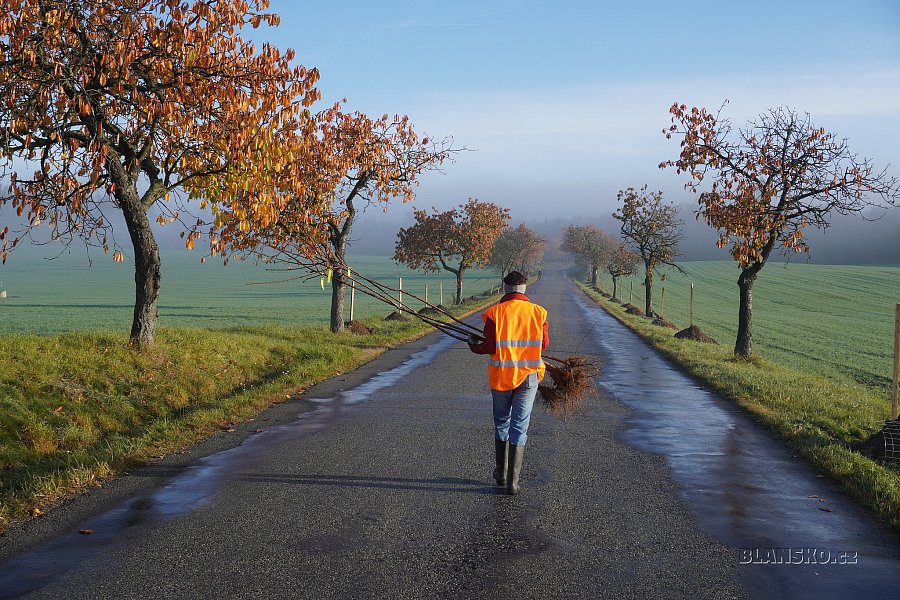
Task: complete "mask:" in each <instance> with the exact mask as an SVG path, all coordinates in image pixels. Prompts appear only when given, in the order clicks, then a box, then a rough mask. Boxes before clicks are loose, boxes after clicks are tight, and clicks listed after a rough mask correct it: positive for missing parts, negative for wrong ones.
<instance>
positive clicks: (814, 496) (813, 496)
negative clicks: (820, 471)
mask: <svg viewBox="0 0 900 600" xmlns="http://www.w3.org/2000/svg"><path fill="white" fill-rule="evenodd" d="M807 498H818V496H816V495H815V494H813V495H812V496H807Z"/></svg>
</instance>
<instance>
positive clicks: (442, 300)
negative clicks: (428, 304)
mask: <svg viewBox="0 0 900 600" xmlns="http://www.w3.org/2000/svg"><path fill="white" fill-rule="evenodd" d="M440 288H441V304H440V306H443V305H444V282H443V281H442V282H441V284H440Z"/></svg>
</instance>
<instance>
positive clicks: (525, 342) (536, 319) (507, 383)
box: [483, 300, 547, 391]
mask: <svg viewBox="0 0 900 600" xmlns="http://www.w3.org/2000/svg"><path fill="white" fill-rule="evenodd" d="M483 318H484V319H485V321H487V320H491V321H493V322H494V326H495V329H496V333H497V338H496V339H497V346H496V349H495V351H494V353H493V354H492V355H491V359H490V361H489V362H488V382H489V384H490V386H491V389H494V390H498V391H506V390H512V389H515V388H517V387H519V385H521V384H522V382H523V381H525V379H526V378H527V377H528V376H529V375H530V374H532V373H537V375H538V378H539V379H543V377H544V369H545V367H544V362H543V361H542V360H541V346H542V344H543V339H544V323H545V322H546V320H547V311H546V310H544V309H543V308H541V307H540V306H538V305H537V304H533V303H532V302H528V301H526V300H508V301H506V302H501V303H500V304H495V305H494V306H492V307H490V308H488V309H487V310H486V311H484V315H483Z"/></svg>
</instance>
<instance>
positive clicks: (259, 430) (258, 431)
mask: <svg viewBox="0 0 900 600" xmlns="http://www.w3.org/2000/svg"><path fill="white" fill-rule="evenodd" d="M263 431H265V429H257V430H256V431H254V432H253V433H262V432H263Z"/></svg>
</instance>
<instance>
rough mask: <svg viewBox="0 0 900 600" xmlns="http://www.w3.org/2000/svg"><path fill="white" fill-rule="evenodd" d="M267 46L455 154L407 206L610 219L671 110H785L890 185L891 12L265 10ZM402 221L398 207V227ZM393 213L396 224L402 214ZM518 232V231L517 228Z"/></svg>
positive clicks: (896, 41) (895, 72)
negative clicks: (469, 202)
mask: <svg viewBox="0 0 900 600" xmlns="http://www.w3.org/2000/svg"><path fill="white" fill-rule="evenodd" d="M270 8H271V10H272V11H274V12H276V13H278V14H280V15H281V17H282V21H281V26H280V27H278V28H277V29H269V30H260V31H257V32H253V34H254V36H255V37H256V38H257V39H260V40H268V41H271V42H273V43H275V44H276V45H278V46H281V47H286V46H289V47H292V48H294V49H295V50H296V51H297V56H298V61H300V62H302V63H303V64H305V65H307V66H315V67H318V68H319V70H320V71H321V73H322V79H321V85H320V89H321V91H322V92H323V95H324V99H325V100H326V101H335V100H339V99H341V98H344V97H346V98H347V99H348V106H349V107H350V108H352V109H358V110H362V111H365V112H369V113H371V114H382V113H390V114H393V113H401V114H408V115H409V116H410V118H411V120H412V122H413V123H414V124H415V125H416V127H417V129H418V130H420V131H423V132H426V133H428V134H429V135H431V136H432V137H442V136H445V135H451V136H453V137H454V139H455V140H456V143H457V145H460V146H466V147H467V148H470V149H473V150H475V151H473V152H467V153H463V154H461V155H460V156H459V157H458V158H457V160H456V162H455V163H454V164H452V165H450V166H448V167H447V168H446V170H445V172H444V173H443V174H434V175H430V176H428V177H426V178H425V179H424V180H423V184H422V186H421V187H420V189H419V193H418V197H417V200H416V202H415V204H416V205H418V206H422V207H430V206H438V207H441V208H443V207H449V206H452V205H455V204H457V203H459V202H462V201H464V200H465V199H466V198H467V197H468V196H478V197H479V198H481V199H483V200H489V201H493V202H497V203H499V204H501V205H504V206H509V207H511V208H512V209H513V213H514V216H516V217H518V219H524V220H530V219H539V218H542V217H543V216H549V217H553V216H572V217H577V216H592V215H595V214H608V213H609V212H611V211H612V210H613V208H614V206H615V195H616V192H617V191H618V190H619V189H621V188H625V187H629V186H635V187H638V186H640V185H642V184H644V183H649V184H650V185H651V186H652V187H656V188H660V189H663V190H664V191H665V192H666V194H667V196H668V197H669V198H671V199H673V200H676V201H678V202H687V201H690V197H689V196H688V195H687V193H686V192H684V191H683V190H682V183H683V182H682V181H680V180H679V179H678V178H677V176H675V174H674V173H669V172H660V171H659V170H658V169H657V167H656V165H657V164H658V163H659V162H661V161H662V160H665V159H667V158H670V157H673V156H674V155H675V154H677V142H675V141H669V142H667V141H666V140H665V138H664V137H663V136H662V135H661V133H660V130H661V129H662V128H663V127H664V126H666V125H667V124H668V114H667V110H668V107H669V106H670V105H671V104H672V102H674V101H675V100H678V101H679V102H684V103H687V104H698V105H704V106H708V107H717V106H719V105H720V104H721V103H722V102H723V101H724V100H725V99H728V100H729V105H728V107H727V108H726V111H725V114H726V115H727V116H729V117H731V118H732V120H733V121H734V122H735V123H743V122H745V121H746V120H747V119H748V118H751V117H753V116H755V115H756V114H758V113H759V112H761V111H763V110H765V109H767V108H769V107H772V106H777V105H781V104H787V105H789V106H792V107H794V108H796V109H798V110H800V111H807V112H809V113H811V114H812V116H813V119H814V122H815V123H816V124H818V125H820V126H823V127H825V128H826V129H830V130H833V131H835V132H837V133H838V134H840V135H842V136H845V137H848V138H849V139H850V143H851V148H853V149H854V150H856V151H857V152H859V153H860V154H863V155H866V156H871V157H872V158H874V159H875V160H876V162H877V163H878V164H880V165H884V164H886V163H891V164H892V165H893V167H892V171H894V172H898V170H897V167H898V166H900V152H898V150H897V147H898V144H897V139H898V134H900V35H898V34H900V2H897V1H896V0H854V1H853V2H850V1H844V2H833V1H831V2H828V1H826V2H823V1H815V2H813V1H805V0H804V1H790V0H782V1H780V2H774V1H768V0H766V1H761V2H760V1H757V2H752V3H750V2H728V1H719V2H706V1H704V2H680V3H677V2H660V1H652V2H565V1H562V2H532V1H519V2H506V1H504V2H471V1H468V0H466V1H456V2H446V1H442V2H435V1H431V0H421V1H412V0H408V1H380V2H374V1H373V2H359V1H352V2H351V1H332V2H313V3H306V2H304V3H299V2H293V1H290V0H274V1H273V2H272V4H271V7H270ZM407 212H408V208H399V209H398V210H397V211H394V212H393V215H394V216H396V217H399V216H401V215H404V214H406V213H407ZM398 213H399V214H398ZM518 219H517V220H518Z"/></svg>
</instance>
